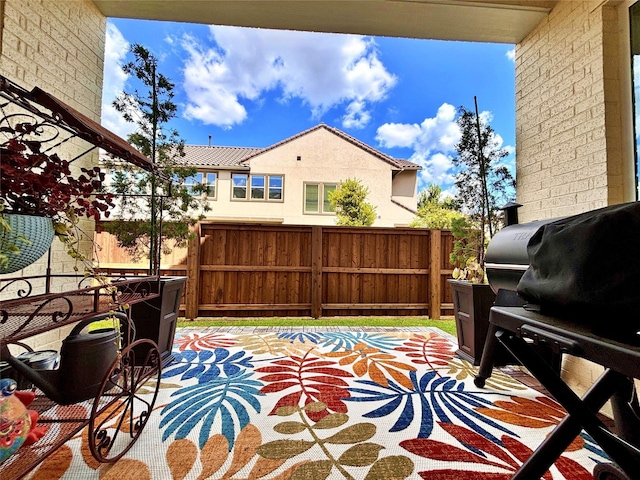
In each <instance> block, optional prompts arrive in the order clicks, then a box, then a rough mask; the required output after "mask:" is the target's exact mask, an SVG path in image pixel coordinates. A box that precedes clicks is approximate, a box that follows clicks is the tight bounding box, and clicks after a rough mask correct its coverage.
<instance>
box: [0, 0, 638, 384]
mask: <svg viewBox="0 0 640 480" xmlns="http://www.w3.org/2000/svg"><path fill="white" fill-rule="evenodd" d="M639 7H640V3H636V0H439V1H387V0H361V1H358V2H354V1H347V0H345V1H332V2H325V1H321V0H318V1H316V0H304V1H303V0H290V1H286V2H283V1H264V0H246V1H242V2H233V1H220V0H201V1H181V2H170V1H166V0H60V1H44V0H42V1H29V2H25V1H24V0H4V1H1V2H0V73H2V75H4V76H7V77H8V78H10V79H12V80H13V81H15V82H16V83H19V84H21V85H22V86H23V87H25V88H27V89H31V88H32V87H33V86H36V85H38V86H40V87H41V88H43V89H44V90H46V91H49V92H50V93H52V94H54V95H56V96H57V97H59V98H60V99H61V100H63V101H65V102H67V103H69V104H70V105H71V106H73V107H75V108H77V109H78V110H80V111H81V112H82V113H84V114H86V115H88V116H89V117H91V118H92V119H94V120H99V119H100V100H101V93H102V76H103V75H102V74H103V65H104V44H105V37H106V19H107V17H111V16H113V17H125V18H137V19H149V20H172V21H181V22H194V23H203V24H218V25H237V26H251V27H261V28H279V29H293V30H296V29H297V30H310V31H318V32H338V33H355V34H364V35H384V36H398V37H412V38H429V39H441V40H465V41H484V42H501V43H512V44H514V45H515V80H514V81H515V86H516V88H515V91H516V150H517V158H516V175H517V192H516V195H517V198H516V200H517V202H518V203H520V204H522V205H523V207H522V208H521V210H520V212H519V213H520V220H521V221H530V220H534V219H543V218H551V217H556V216H562V215H569V214H573V213H580V212H583V211H586V210H590V209H594V208H598V207H601V206H605V205H609V204H615V203H620V202H625V201H632V200H637V197H638V189H637V182H638V180H637V178H638V174H637V163H636V158H637V156H636V146H637V142H636V138H637V134H636V132H635V130H634V105H633V98H634V95H633V89H634V85H633V78H634V73H638V72H637V71H636V68H638V67H634V61H633V60H634V56H636V55H637V54H640V47H639V45H640V41H638V38H640V36H639V31H638V30H639V27H640V21H638V18H640V17H639V15H640V12H638V10H639ZM636 123H638V122H636ZM68 147H69V149H70V150H73V149H74V148H76V149H77V147H76V146H73V145H69V146H68ZM87 161H88V162H92V161H93V163H97V161H98V158H97V153H96V154H95V155H94V156H89V157H88V160H87ZM302 162H304V159H303V160H302ZM380 163H382V162H380ZM254 166H255V165H254ZM265 173H269V172H268V171H267V170H265ZM59 253H60V255H57V258H56V260H55V265H56V266H57V267H58V268H59V269H62V270H64V269H68V268H69V265H70V264H72V263H73V261H72V260H69V259H66V258H65V255H64V252H59ZM563 369H564V372H563V375H564V376H565V378H566V379H567V380H568V381H569V382H570V384H571V385H572V387H574V388H575V389H576V390H578V391H584V389H585V388H586V387H587V386H588V385H590V384H591V381H592V380H593V379H594V378H595V377H596V376H597V375H599V373H600V372H601V371H602V369H601V368H599V367H593V368H592V367H591V366H590V365H588V364H586V363H585V361H583V360H580V359H577V358H573V357H571V356H567V358H566V360H565V361H564V365H563Z"/></svg>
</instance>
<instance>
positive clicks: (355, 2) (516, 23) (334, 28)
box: [93, 0, 559, 43]
mask: <svg viewBox="0 0 640 480" xmlns="http://www.w3.org/2000/svg"><path fill="white" fill-rule="evenodd" d="M558 1H559V0H486V1H480V0H242V1H238V0H181V1H168V0H93V2H94V4H95V5H96V6H97V8H98V9H99V10H100V12H101V13H102V14H103V15H105V16H107V17H118V18H136V19H147V20H167V21H177V22H189V23H203V24H215V25H234V26H245V27H259V28H273V29H282V30H307V31H317V32H333V33H355V34H362V35H376V36H392V37H410V38H425V39H440V40H464V41H481V42H499V43H518V42H520V41H521V40H522V39H523V38H524V37H525V36H526V35H527V34H528V33H529V32H531V31H532V30H533V29H534V28H535V27H536V25H538V24H539V23H540V22H541V21H542V20H543V19H544V18H545V17H546V16H547V15H548V13H549V11H550V10H551V9H552V8H553V7H554V6H555V4H556V3H557V2H558Z"/></svg>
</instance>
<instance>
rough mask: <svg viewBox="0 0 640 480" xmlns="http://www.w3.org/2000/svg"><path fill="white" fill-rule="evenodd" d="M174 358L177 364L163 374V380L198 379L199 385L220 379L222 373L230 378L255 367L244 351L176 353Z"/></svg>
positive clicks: (174, 363)
mask: <svg viewBox="0 0 640 480" xmlns="http://www.w3.org/2000/svg"><path fill="white" fill-rule="evenodd" d="M174 357H175V362H173V363H172V364H171V365H170V366H169V367H168V368H167V369H166V370H165V371H164V372H162V378H169V377H173V376H177V375H182V377H181V378H180V379H181V380H188V379H190V378H197V379H198V383H206V382H208V381H209V380H211V379H214V378H216V377H218V376H219V375H220V374H221V372H224V374H225V376H227V377H230V376H233V375H236V374H238V373H240V372H241V371H243V370H246V369H247V368H252V367H253V365H252V364H251V360H252V358H253V357H246V356H245V352H243V351H239V352H236V353H234V354H233V355H232V354H230V352H229V350H228V349H226V348H215V349H214V350H213V351H212V350H200V351H185V352H181V353H175V354H174Z"/></svg>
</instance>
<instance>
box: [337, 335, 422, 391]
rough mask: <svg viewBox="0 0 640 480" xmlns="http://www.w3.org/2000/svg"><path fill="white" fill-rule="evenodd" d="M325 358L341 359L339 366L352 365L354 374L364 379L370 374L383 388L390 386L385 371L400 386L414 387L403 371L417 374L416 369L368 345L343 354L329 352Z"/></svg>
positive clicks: (358, 344) (357, 345) (355, 347)
mask: <svg viewBox="0 0 640 480" xmlns="http://www.w3.org/2000/svg"><path fill="white" fill-rule="evenodd" d="M324 356H325V357H329V358H340V361H339V364H340V365H341V366H345V365H352V367H353V373H355V374H356V376H358V377H362V376H364V375H365V374H368V375H369V378H371V380H373V381H374V382H376V383H377V384H378V385H381V386H383V387H387V386H388V385H389V382H388V381H387V376H386V375H385V373H384V371H386V372H387V373H388V374H389V375H391V377H392V378H393V379H394V380H395V381H396V382H397V383H399V384H400V385H403V386H404V387H406V388H411V387H412V386H413V384H412V382H411V379H410V378H409V376H408V375H406V374H405V373H403V372H402V370H405V371H411V372H415V371H416V367H413V366H411V365H407V364H406V363H402V362H398V361H396V360H395V359H396V356H395V355H391V354H388V353H382V352H381V351H380V349H379V348H375V347H370V346H369V345H367V344H366V343H363V342H360V343H356V344H355V345H354V346H353V348H352V349H349V350H345V351H343V352H328V353H325V354H324ZM383 370H384V371H383Z"/></svg>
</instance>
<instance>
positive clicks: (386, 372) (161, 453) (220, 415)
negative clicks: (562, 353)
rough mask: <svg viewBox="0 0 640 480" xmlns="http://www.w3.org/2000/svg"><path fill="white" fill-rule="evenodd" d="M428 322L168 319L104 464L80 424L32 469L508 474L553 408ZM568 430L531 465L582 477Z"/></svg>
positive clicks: (584, 459) (587, 445)
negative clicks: (115, 448)
mask: <svg viewBox="0 0 640 480" xmlns="http://www.w3.org/2000/svg"><path fill="white" fill-rule="evenodd" d="M455 350H456V345H455V339H453V338H451V337H450V336H448V335H446V334H444V333H442V332H441V331H439V330H437V329H427V328H425V329H415V330H414V331H410V332H409V331H397V330H392V329H388V330H382V329H376V331H353V330H348V329H342V330H340V329H332V330H324V331H322V330H320V329H307V330H302V329H300V330H297V331H296V330H286V331H278V330H273V329H267V328H264V329H255V328H250V329H239V328H235V329H229V330H226V331H225V330H222V329H179V330H178V333H177V335H176V343H175V348H174V352H175V357H176V362H175V363H173V364H172V365H170V366H169V367H167V368H165V370H164V372H163V375H162V385H161V389H160V394H159V396H158V400H157V402H156V407H155V411H154V413H153V415H152V417H151V419H150V420H149V423H148V424H147V427H146V429H145V430H144V432H143V433H142V435H141V437H140V439H139V440H138V442H137V443H136V444H135V445H134V446H133V448H132V449H131V450H130V451H129V452H128V454H127V455H126V456H125V457H123V458H122V459H121V460H120V461H119V462H118V463H116V464H114V465H101V464H99V463H97V462H96V461H95V460H94V459H93V458H92V457H91V455H90V453H89V451H88V448H87V446H86V439H85V440H83V438H82V435H78V436H77V437H76V438H74V439H72V440H70V441H69V442H68V443H67V444H66V445H65V446H64V447H62V448H61V449H60V450H58V452H57V453H56V454H54V455H53V456H52V457H50V458H49V459H48V460H46V461H45V462H44V463H43V464H42V465H41V466H40V467H39V468H37V469H36V470H34V472H33V474H32V477H31V478H33V479H47V480H51V479H58V478H69V479H83V480H84V479H92V478H96V479H97V478H99V479H102V480H105V479H125V478H126V479H128V478H131V479H133V478H135V479H141V480H144V479H151V478H152V479H172V480H182V479H194V480H195V479H197V480H204V479H245V480H253V479H265V480H267V479H268V480H275V479H278V480H284V479H309V480H320V479H343V478H346V479H366V480H374V479H379V480H390V479H404V478H412V479H419V478H425V479H431V480H440V479H450V480H455V479H461V480H462V479H465V480H467V479H486V480H489V479H490V480H496V479H508V478H511V476H512V475H513V473H514V472H515V471H516V470H517V468H518V467H519V465H521V464H522V462H523V460H525V459H526V458H527V457H528V456H529V455H530V453H531V451H532V449H534V448H535V447H536V446H537V445H538V444H539V443H540V442H541V441H542V440H543V439H544V438H545V435H547V434H548V433H549V431H550V430H551V429H552V428H553V426H554V425H556V424H557V423H558V422H559V420H560V419H561V418H562V417H563V410H562V408H561V407H559V406H558V405H557V404H556V403H555V402H554V401H552V400H551V399H549V398H547V397H545V396H544V395H542V394H540V393H538V392H537V391H534V390H531V389H529V388H528V387H525V386H524V385H522V384H521V383H519V382H518V381H516V380H514V379H513V378H511V377H509V376H507V375H505V374H504V373H498V372H496V373H495V374H494V376H493V377H492V378H491V379H490V380H489V381H488V382H487V386H486V388H484V389H479V388H477V387H475V386H474V384H473V376H474V373H475V371H476V369H475V368H474V367H472V366H471V365H469V364H468V363H467V362H465V361H463V360H461V359H459V358H457V357H456V356H455V355H454V352H455ZM603 460H605V458H604V456H603V453H602V452H601V451H600V449H599V448H598V446H597V445H596V444H594V442H593V441H592V440H591V439H590V438H589V437H588V436H586V435H584V436H581V437H578V439H577V440H576V441H575V442H574V443H573V444H572V445H571V447H570V448H569V449H568V450H567V452H565V454H564V455H563V456H562V457H561V458H560V459H559V460H558V461H557V462H556V463H555V465H554V466H553V467H552V469H551V470H550V472H549V473H548V474H547V475H546V476H545V477H544V478H545V479H547V480H551V479H561V478H565V479H571V480H580V479H592V478H593V477H592V475H591V473H590V472H592V471H593V467H594V465H595V463H597V462H601V461H603Z"/></svg>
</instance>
